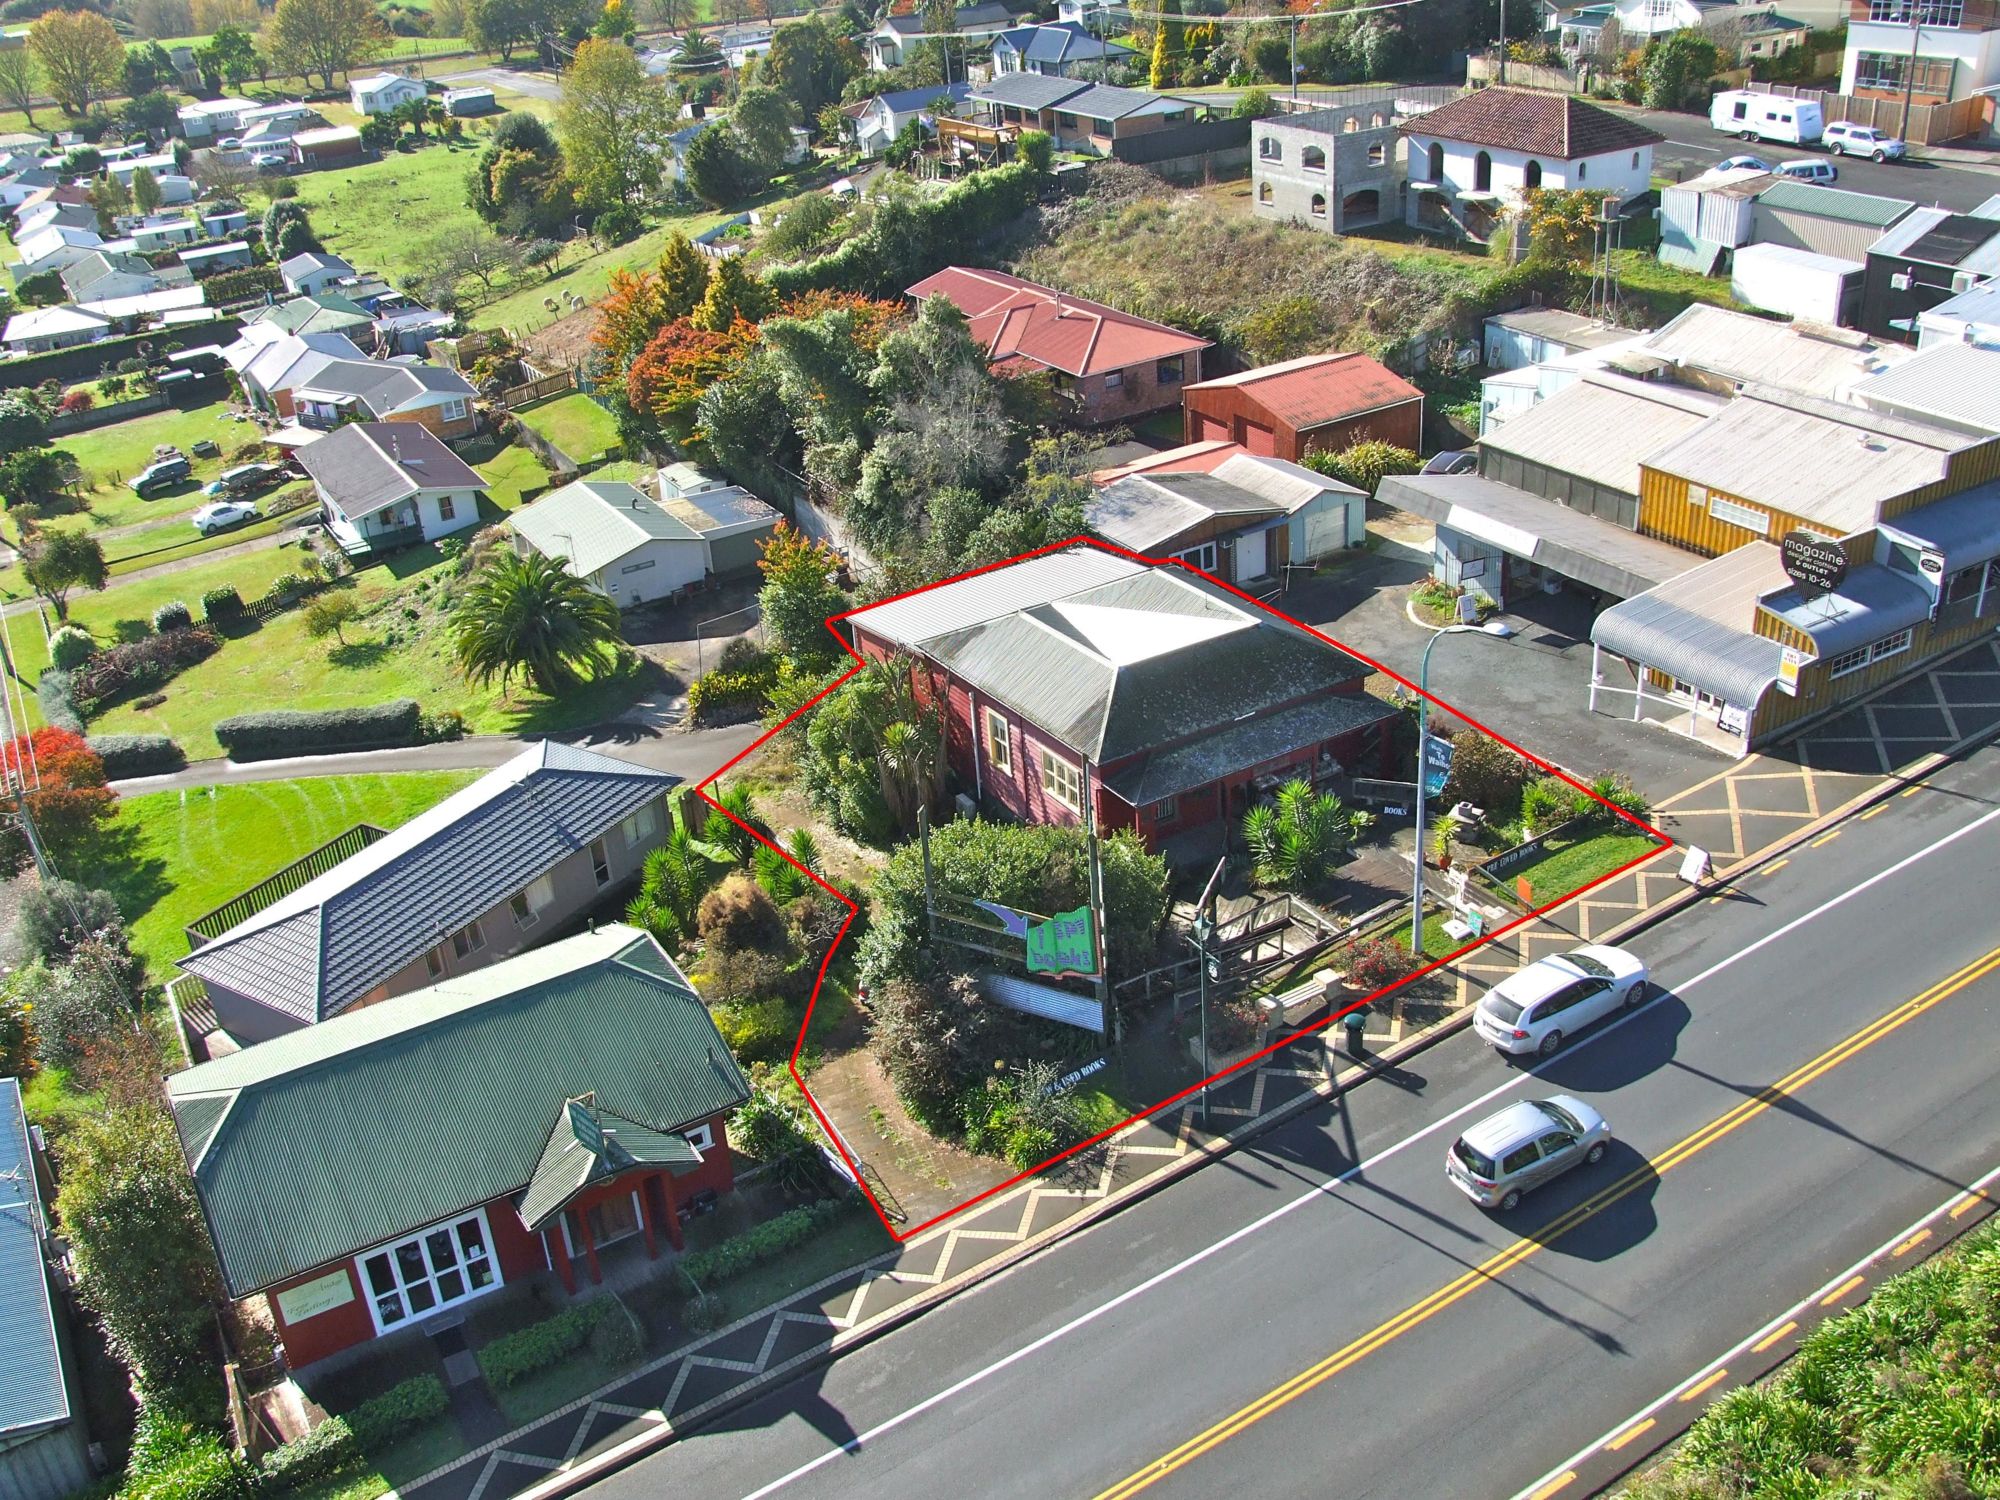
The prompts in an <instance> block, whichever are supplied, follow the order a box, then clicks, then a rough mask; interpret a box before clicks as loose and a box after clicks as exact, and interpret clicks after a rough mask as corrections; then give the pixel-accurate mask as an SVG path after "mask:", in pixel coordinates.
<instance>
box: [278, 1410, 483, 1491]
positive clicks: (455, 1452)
mask: <svg viewBox="0 0 2000 1500" xmlns="http://www.w3.org/2000/svg"><path fill="white" fill-rule="evenodd" d="M464 1452H465V1439H464V1438H463V1437H461V1436H460V1435H459V1431H458V1423H457V1422H456V1421H454V1420H453V1419H452V1417H451V1416H449V1415H446V1416H442V1417H439V1418H437V1419H436V1420H435V1421H431V1422H426V1423H424V1424H423V1426H421V1427H419V1428H417V1429H416V1430H415V1431H414V1432H406V1433H404V1434H403V1436H402V1437H400V1438H398V1439H397V1440H396V1441H395V1442H393V1443H391V1444H390V1445H389V1446H388V1447H386V1448H384V1449H383V1450H382V1451H381V1452H380V1453H371V1454H369V1455H368V1460H369V1467H368V1468H367V1469H365V1470H363V1471H362V1472H360V1473H347V1474H338V1475H335V1476H334V1477H333V1478H331V1479H323V1480H321V1481H320V1482H319V1483H318V1484H315V1485H307V1486H305V1487H304V1488H301V1489H296V1490H293V1491H291V1497H292V1500H375V1497H376V1496H377V1495H386V1494H387V1493H388V1492H389V1491H390V1490H393V1489H400V1488H401V1487H402V1486H403V1485H406V1484H408V1483H409V1482H410V1481H411V1480H413V1479H419V1478H421V1477H422V1476H423V1475H425V1474H428V1473H430V1471H431V1470H432V1469H435V1468H437V1467H438V1466H440V1465H441V1464H448V1463H450V1462H451V1461H452V1460H453V1459H454V1458H457V1457H458V1456H459V1455H460V1454H462V1453H464Z"/></svg>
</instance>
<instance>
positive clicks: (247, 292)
mask: <svg viewBox="0 0 2000 1500" xmlns="http://www.w3.org/2000/svg"><path fill="white" fill-rule="evenodd" d="M273 186H274V187H288V186H291V184H290V183H289V182H286V183H277V184H273ZM292 191H293V192H297V191H298V189H297V188H293V189H292ZM273 196H274V197H283V198H288V197H290V196H291V194H290V193H274V194H273ZM202 285H203V286H204V287H206V288H207V289H208V300H209V304H210V305H211V306H213V307H224V306H227V305H228V304H229V303H231V302H244V301H248V300H249V299H250V298H252V297H261V296H263V295H264V293H266V292H274V293H276V294H277V295H279V296H283V295H284V292H285V278H284V276H283V274H282V273H281V272H280V271H279V270H278V268H277V267H276V266H240V267H238V268H237V269H236V270H233V271H218V272H217V273H216V274H215V275H213V276H210V277H208V278H207V279H205V280H204V281H203V282H202Z"/></svg>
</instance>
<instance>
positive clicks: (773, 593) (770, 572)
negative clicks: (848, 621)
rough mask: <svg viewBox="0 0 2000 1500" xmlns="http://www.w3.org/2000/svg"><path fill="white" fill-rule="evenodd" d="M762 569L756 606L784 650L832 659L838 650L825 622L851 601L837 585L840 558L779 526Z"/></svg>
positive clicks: (761, 561)
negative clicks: (761, 583) (760, 586)
mask: <svg viewBox="0 0 2000 1500" xmlns="http://www.w3.org/2000/svg"><path fill="white" fill-rule="evenodd" d="M757 567H758V570H759V571H760V572H762V573H763V575H764V587H763V588H762V589H760V590H759V591H758V594H757V603H758V606H759V607H760V608H761V610H762V611H763V616H764V625H765V628H766V629H768V630H769V631H770V632H771V634H772V635H773V636H774V637H775V638H776V640H777V643H778V647H779V649H780V650H782V651H784V652H785V653H786V654H788V655H791V656H803V657H808V658H813V659H824V658H827V657H831V656H833V655H834V654H835V653H836V652H837V651H838V649H839V648H838V646H837V645H836V644H835V642H834V639H833V636H832V634H831V633H830V632H829V631H828V630H827V628H826V622H827V620H828V619H830V618H831V617H832V616H834V615H836V614H839V613H840V612H841V611H842V610H844V609H845V608H847V596H846V595H845V594H843V593H841V591H840V585H839V584H837V583H835V582H834V575H835V574H836V573H838V572H839V570H840V559H839V558H838V557H837V556H835V555H834V553H833V552H832V550H831V549H830V548H828V547H827V546H826V545H825V544H824V543H821V542H817V541H815V540H813V538H811V537H809V536H807V535H806V534H805V533H804V532H802V531H797V530H794V529H793V528H792V527H790V526H788V525H786V524H785V523H784V522H783V521H780V522H779V523H778V529H777V530H776V531H774V532H773V533H772V534H771V539H770V540H769V541H768V542H766V543H765V544H764V546H763V552H762V556H760V557H759V558H758V560H757Z"/></svg>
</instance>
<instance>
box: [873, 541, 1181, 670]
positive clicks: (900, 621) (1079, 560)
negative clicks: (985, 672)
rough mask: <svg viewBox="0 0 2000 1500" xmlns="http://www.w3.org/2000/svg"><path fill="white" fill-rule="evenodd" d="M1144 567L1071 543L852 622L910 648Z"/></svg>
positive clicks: (916, 595) (938, 587)
mask: <svg viewBox="0 0 2000 1500" xmlns="http://www.w3.org/2000/svg"><path fill="white" fill-rule="evenodd" d="M1145 567H1146V565H1145V564H1144V563H1138V562H1133V561H1131V560H1130V559H1128V558H1123V557H1119V556H1118V555H1117V554H1115V553H1111V552H1106V551H1104V550H1103V549H1102V548H1101V547H1072V548H1070V549H1069V550H1068V551H1066V552H1051V553H1048V554H1047V555H1046V556H1043V557H1034V558H1030V559H1028V561H1026V562H1018V563H1013V564H1011V565H1009V566H1007V567H1004V568H992V569H989V570H988V571H987V572H984V573H976V574H974V575H973V576H971V577H969V578H959V579H954V580H952V581H950V582H947V583H941V584H936V585H934V586H933V587H931V588H927V589H920V590H918V591H917V592H916V593H914V594H910V595H908V596H906V597H904V598H901V599H890V600H887V601H886V602H884V603H881V604H875V605H870V606H869V607H868V608H866V609H863V610H859V611H857V612H856V613H855V614H854V616H853V620H854V623H855V624H856V625H858V626H860V627H861V628H862V629H863V630H866V631H868V632H869V633H870V634H871V635H875V636H879V637H881V638H882V639H883V640H885V641H891V642H894V643H895V644H897V645H900V646H914V645H916V643H917V642H918V641H921V640H927V639H928V638H930V637H931V636H934V635H941V634H943V633H944V632H945V631H947V630H961V629H964V628H965V627H966V626H968V625H976V624H978V623H979V622H980V621H982V620H994V619H998V618H999V617H1000V616H1001V615H1007V614H1012V613H1013V612H1014V611H1016V610H1019V609H1032V608H1033V607H1034V606H1035V605H1037V604H1046V603H1047V602H1048V601H1049V600H1051V599H1060V598H1062V597H1063V595H1065V594H1074V593H1077V592H1079V591H1081V590H1083V589H1087V588H1090V587H1092V586H1093V585H1096V584H1100V583H1107V582H1109V581H1110V580H1111V579H1114V578H1126V577H1130V576H1131V575H1132V574H1134V573H1139V572H1143V571H1145Z"/></svg>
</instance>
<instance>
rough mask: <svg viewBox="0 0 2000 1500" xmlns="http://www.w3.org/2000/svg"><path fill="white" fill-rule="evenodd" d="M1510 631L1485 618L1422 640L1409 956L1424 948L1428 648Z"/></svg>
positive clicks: (1419, 953)
mask: <svg viewBox="0 0 2000 1500" xmlns="http://www.w3.org/2000/svg"><path fill="white" fill-rule="evenodd" d="M1513 633H1514V627H1513V626H1511V625H1507V624H1504V623H1503V622H1501V621H1499V620H1489V621H1488V622H1487V623H1486V624H1484V625H1447V626H1445V627H1444V629H1442V630H1440V631H1437V632H1436V633H1434V634H1433V635H1432V636H1431V638H1430V639H1429V640H1428V641H1426V642H1425V643H1424V658H1423V661H1422V663H1421V664H1420V665H1419V666H1418V668H1417V825H1416V837H1417V842H1416V847H1415V848H1414V849H1412V850H1411V851H1410V855H1411V859H1410V863H1411V864H1413V865H1415V866H1416V871H1417V873H1416V879H1415V881H1414V882H1413V883H1412V885H1411V888H1410V956H1411V957H1412V958H1421V957H1423V952H1424V794H1425V788H1424V747H1425V746H1426V744H1428V742H1429V740H1430V725H1431V697H1430V685H1431V648H1432V647H1434V646H1436V645H1437V643H1438V642H1439V641H1440V640H1442V639H1444V637H1446V636H1448V635H1490V636H1496V637H1498V638H1499V639H1501V640H1505V639H1507V637H1509V636H1511V635H1512V634H1513Z"/></svg>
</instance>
